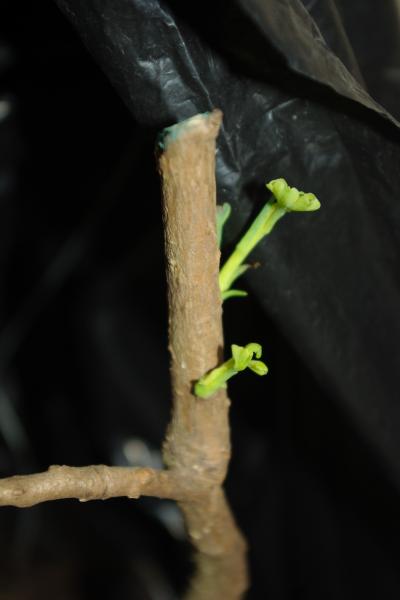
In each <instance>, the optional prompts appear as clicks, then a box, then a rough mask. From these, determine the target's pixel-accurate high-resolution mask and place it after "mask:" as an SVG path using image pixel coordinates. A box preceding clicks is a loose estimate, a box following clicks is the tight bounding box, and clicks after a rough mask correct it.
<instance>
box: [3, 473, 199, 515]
mask: <svg viewBox="0 0 400 600" xmlns="http://www.w3.org/2000/svg"><path fill="white" fill-rule="evenodd" d="M201 493H204V492H202V490H200V489H199V488H196V489H195V490H194V489H193V488H191V487H189V485H187V483H186V482H185V480H184V478H182V477H181V476H180V475H179V474H178V473H175V472H174V471H159V470H156V469H148V468H127V467H107V466H106V465H93V466H90V467H67V466H59V465H54V466H52V467H50V468H49V470H48V471H45V472H43V473H35V474H34V475H16V476H14V477H7V478H5V479H0V506H17V507H19V508H25V507H28V506H34V505H35V504H39V503H41V502H47V501H49V500H63V499H66V498H75V499H78V500H80V501H81V502H87V501H88V500H107V499H108V498H117V497H120V496H126V497H127V498H135V499H136V498H139V497H140V496H155V497H157V498H169V499H172V500H182V499H185V498H196V497H197V496H198V495H199V494H201Z"/></svg>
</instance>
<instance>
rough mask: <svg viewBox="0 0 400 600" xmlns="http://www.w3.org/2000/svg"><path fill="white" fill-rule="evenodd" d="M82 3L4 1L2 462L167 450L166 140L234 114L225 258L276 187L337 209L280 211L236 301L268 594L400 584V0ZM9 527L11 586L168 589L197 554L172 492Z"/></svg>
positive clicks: (4, 518)
mask: <svg viewBox="0 0 400 600" xmlns="http://www.w3.org/2000/svg"><path fill="white" fill-rule="evenodd" d="M59 4H60V6H61V8H62V9H63V11H64V13H65V14H66V15H67V17H68V18H69V19H70V20H71V21H72V24H73V25H72V26H71V24H70V23H69V22H68V20H67V19H66V18H65V16H64V15H63V14H62V13H61V12H60V10H59V8H58V7H57V6H56V4H55V3H53V2H50V1H48V0H44V1H42V2H40V3H30V2H25V3H22V4H19V3H15V2H12V1H11V0H10V1H5V2H3V3H2V5H1V8H0V133H1V135H0V210H1V217H0V245H1V253H0V472H1V474H2V475H3V476H6V475H11V474H14V473H27V472H34V471H37V470H42V469H45V468H47V466H48V465H49V464H53V463H55V464H64V463H65V464H72V465H81V464H82V465H83V464H91V463H96V462H104V463H110V464H132V465H140V464H151V465H154V466H157V465H158V464H159V461H160V456H159V448H160V444H161V441H162V438H163V434H164V431H165V427H166V424H167V422H168V415H169V402H170V399H169V382H168V354H167V350H166V323H167V312H166V299H165V280H164V267H163V237H162V226H161V213H160V197H159V181H158V175H157V172H156V165H155V160H154V145H155V139H156V134H157V132H158V131H159V130H160V129H162V128H163V127H164V126H166V125H169V124H171V123H173V122H175V121H177V120H180V119H183V118H186V117H189V116H191V115H193V114H195V113H196V112H199V111H204V110H209V109H210V108H212V107H214V106H216V107H219V108H222V110H223V111H224V115H225V120H224V130H223V131H222V133H221V136H220V140H219V147H218V155H217V182H218V191H219V193H218V195H219V200H220V201H223V200H230V201H231V202H232V205H233V215H232V217H231V220H230V221H229V223H228V226H227V247H226V248H227V251H229V249H230V247H231V246H232V244H233V243H234V241H235V240H236V239H237V238H238V236H239V235H240V232H241V231H242V230H243V229H244V228H245V227H246V225H247V224H248V223H249V221H250V220H251V218H252V216H253V215H254V214H255V213H256V212H257V210H258V209H259V208H260V207H261V206H262V204H263V202H265V200H266V198H267V196H266V193H265V190H264V183H265V182H266V181H268V180H269V179H272V178H274V177H278V176H284V177H286V178H287V179H288V180H289V182H290V183H292V184H293V185H298V187H299V188H300V189H305V190H306V191H313V192H315V193H317V195H318V197H319V198H320V199H321V202H322V208H321V211H320V212H319V213H318V215H317V214H315V215H314V214H313V215H291V216H289V217H286V218H285V219H284V221H282V223H281V224H280V225H279V227H278V228H277V230H276V232H274V234H273V235H272V236H271V239H269V240H267V241H265V242H263V244H262V245H261V246H260V248H259V249H258V250H257V251H256V252H255V253H254V260H257V261H259V262H260V263H261V266H260V267H259V268H258V269H257V270H254V271H252V272H251V273H250V274H249V275H248V276H246V277H244V278H243V283H242V287H245V288H246V289H248V290H249V291H250V296H249V298H248V299H245V300H242V299H233V300H229V301H227V303H226V307H225V308H224V318H225V328H226V338H227V343H230V342H237V343H241V344H245V343H247V342H249V341H253V340H254V341H258V342H260V343H261V344H262V345H263V347H264V350H265V358H266V362H267V363H268V365H269V368H270V373H269V375H268V377H267V378H265V379H258V378H256V377H254V376H252V375H251V374H243V375H242V376H241V377H240V378H239V377H238V378H237V379H236V380H235V381H234V382H233V383H232V386H231V388H230V389H231V397H232V401H233V403H232V439H233V460H232V465H231V470H230V473H229V477H228V481H227V491H228V495H229V498H230V500H231V503H232V505H233V508H234V511H235V514H236V515H237V519H238V522H239V524H240V526H241V528H242V529H243V531H244V533H245V535H246V537H247V539H248V541H249V546H250V563H251V575H252V582H253V583H252V588H251V590H250V592H249V594H248V598H249V599H264V598H271V599H273V600H298V599H304V600H314V599H315V600H317V599H318V600H320V599H321V598H324V599H326V600H329V599H334V600H347V599H348V600H350V599H354V598H358V597H363V598H366V599H369V598H371V599H385V600H386V599H392V598H393V599H394V598H396V599H397V598H398V597H399V594H400V572H399V564H400V547H399V544H400V542H399V540H400V509H399V506H400V503H399V489H400V441H399V440H400V437H399V435H398V432H399V427H400V403H399V394H398V388H399V379H398V373H399V367H400V346H399V334H400V317H399V311H398V307H399V300H400V298H399V272H400V270H399V258H398V256H399V254H398V250H399V241H400V240H399V236H400V222H399V221H400V209H399V199H398V198H399V195H398V190H399V184H400V173H399V158H400V148H399V135H398V128H397V124H396V123H395V122H394V120H393V119H396V118H400V109H399V106H400V104H399V98H400V47H399V42H398V40H399V35H398V33H399V23H400V16H399V15H400V8H396V4H395V2H394V1H393V2H392V1H389V0H387V1H386V2H385V3H376V2H374V1H373V0H352V1H351V2H347V1H345V0H340V1H339V0H336V1H333V0H332V1H329V0H325V1H322V0H321V1H319V2H318V0H317V1H308V2H305V1H304V2H303V4H301V3H300V2H297V1H293V2H289V1H286V2H285V1H284V0H265V1H264V2H261V1H258V0H251V1H250V2H247V3H245V2H237V3H236V2H232V3H224V2H222V1H214V2H212V3H211V2H203V3H202V4H201V5H200V4H199V3H193V4H191V5H190V9H189V7H188V6H187V4H188V3H183V2H182V3H180V2H178V1H172V0H171V2H164V3H161V4H160V3H159V2H158V1H156V0H149V1H148V2H140V1H139V0H129V1H128V0H116V1H115V2H111V1H110V2H106V1H105V0H91V1H90V2H80V1H78V0H77V1H76V2H75V1H73V0H71V1H69V0H60V2H59ZM310 17H311V18H310ZM74 27H75V28H77V29H78V30H79V34H80V35H78V34H77V33H76V31H75V29H74ZM318 28H319V29H318ZM81 39H83V40H84V42H85V45H86V46H87V47H88V48H89V49H90V52H91V53H92V55H93V56H94V57H95V58H96V62H95V61H94V60H93V58H92V57H91V55H90V54H89V52H88V51H87V49H86V47H85V45H84V44H83V42H82V41H81ZM99 65H100V66H99ZM343 65H344V66H343ZM100 67H101V68H100ZM103 71H104V72H105V73H106V74H104V72H103ZM109 80H111V81H112V84H113V85H111V84H110V83H109ZM113 86H114V87H113ZM364 89H365V90H367V91H368V92H369V94H370V96H368V94H366V93H365V91H364ZM116 90H117V91H116ZM120 98H123V100H121V99H120ZM371 98H373V99H374V100H375V101H377V102H378V103H379V105H380V106H379V105H377V104H375V103H374V101H373V100H372V99H371ZM381 107H384V108H381ZM155 365H157V372H156V373H155V372H154V369H155ZM0 531H1V535H0V558H1V561H0V577H1V585H0V599H1V600H17V599H21V600H31V599H32V600H36V599H41V600H42V599H46V598H54V597H56V598H57V599H60V600H63V599H64V598H65V599H74V600H75V599H82V600H83V599H85V600H86V599H91V598H96V599H97V600H100V599H108V598H110V599H111V598H112V599H116V598H121V600H122V599H125V598H135V600H136V599H137V600H141V599H146V600H147V599H151V600H164V599H165V600H169V599H172V598H176V597H179V595H180V594H181V593H182V590H183V589H184V587H185V584H186V581H187V578H188V576H189V573H190V571H191V563H190V554H189V551H188V547H187V544H186V542H185V541H184V534H183V529H182V523H181V521H180V517H179V514H178V513H177V511H176V509H175V507H174V505H173V504H170V503H167V502H159V501H156V500H151V499H142V500H139V501H137V502H131V501H126V500H113V501H107V502H105V503H101V502H96V503H88V504H79V503H78V502H76V501H65V502H57V503H54V504H46V505H42V506H39V507H36V508H32V509H28V510H17V509H11V508H7V509H2V510H1V511H0ZM211 600H212V599H211Z"/></svg>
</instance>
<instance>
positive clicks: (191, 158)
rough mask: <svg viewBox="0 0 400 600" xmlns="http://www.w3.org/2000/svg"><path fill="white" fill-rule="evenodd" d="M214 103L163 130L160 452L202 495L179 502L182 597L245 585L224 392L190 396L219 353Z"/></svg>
mask: <svg viewBox="0 0 400 600" xmlns="http://www.w3.org/2000/svg"><path fill="white" fill-rule="evenodd" d="M221 118H222V114H221V112H220V111H213V112H212V113H211V114H209V115H197V116H196V117H193V118H192V119H189V120H188V121H185V122H183V123H179V124H178V125H175V126H174V127H173V128H171V129H170V130H169V131H167V134H166V137H165V140H164V141H165V151H164V153H163V154H162V156H161V158H160V170H161V174H162V180H163V198H164V211H163V212H164V224H165V248H166V259H167V278H168V300H169V349H170V352H171V380H172V391H173V412H172V420H171V423H170V426H169V429H168V433H167V437H166V441H165V444H164V460H165V462H166V464H167V465H168V466H169V467H172V468H173V469H175V470H177V471H179V472H180V473H182V474H183V475H184V476H185V478H186V480H187V481H192V485H193V487H196V486H197V485H199V482H204V483H207V485H209V486H210V491H209V493H208V494H206V495H204V496H202V497H201V498H199V499H198V500H195V501H185V502H181V503H180V506H181V509H182V511H183V514H184V517H185V521H186V524H187V529H188V533H189V537H190V539H191V541H192V543H193V545H194V546H195V548H196V550H197V555H196V565H197V571H196V574H195V576H194V579H193V581H192V585H191V588H190V591H189V594H188V599H190V600H201V599H204V600H209V599H210V598H224V599H225V600H231V599H232V600H233V599H236V598H240V597H241V596H242V594H243V592H244V591H245V589H246V587H247V573H246V560H245V552H246V548H245V542H244V540H243V538H242V536H241V534H240V532H239V531H238V529H237V527H236V525H235V523H234V520H233V517H232V515H231V512H230V510H229V507H228V505H227V502H226V500H225V497H224V493H223V491H222V488H221V484H222V482H223V480H224V478H225V475H226V471H227V468H228V462H229V457H230V440H229V422H228V409H229V400H228V397H227V395H226V393H225V391H224V390H223V391H220V392H218V393H216V394H214V395H213V396H212V397H210V398H209V399H207V400H205V399H200V398H196V397H195V396H194V395H193V393H192V389H193V382H194V381H196V380H197V379H199V377H201V376H202V375H204V373H205V372H206V371H208V370H209V369H212V368H214V367H215V366H217V365H218V363H219V362H220V361H221V358H222V348H223V335H222V318H221V315H222V309H221V294H220V290H219V285H218V272H219V258H220V253H219V250H218V246H217V239H216V226H215V223H216V189H215V139H216V136H217V134H218V130H219V127H220V123H221Z"/></svg>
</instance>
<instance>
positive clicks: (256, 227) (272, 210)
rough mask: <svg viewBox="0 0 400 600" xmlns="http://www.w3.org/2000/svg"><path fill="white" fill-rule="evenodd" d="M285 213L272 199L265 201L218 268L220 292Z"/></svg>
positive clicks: (230, 282)
mask: <svg viewBox="0 0 400 600" xmlns="http://www.w3.org/2000/svg"><path fill="white" fill-rule="evenodd" d="M285 213H286V210H285V209H284V208H281V207H280V206H279V204H277V203H276V202H275V201H274V200H270V201H269V202H267V204H266V205H265V206H264V208H263V209H262V211H261V212H260V214H259V215H258V216H257V217H256V218H255V219H254V221H253V223H252V224H251V225H250V227H249V229H248V230H247V231H246V233H245V234H244V236H243V237H242V239H241V240H240V242H239V243H238V244H237V246H236V247H235V249H234V251H233V252H232V254H231V255H230V257H229V258H228V259H227V261H226V262H225V264H224V265H223V267H222V268H221V270H220V273H219V287H220V290H221V292H222V293H223V292H226V291H227V290H229V288H230V286H231V285H232V283H233V282H234V281H235V279H236V278H237V277H239V275H241V273H242V272H243V270H241V265H242V263H243V261H244V260H245V259H246V258H247V256H248V255H249V254H250V252H251V251H252V250H253V248H254V247H255V246H256V245H257V244H258V242H259V241H260V240H261V239H262V238H263V237H264V236H265V235H267V234H268V233H270V232H271V231H272V229H273V227H274V225H275V224H276V223H277V222H278V221H279V219H281V218H282V217H283V215H284V214H285Z"/></svg>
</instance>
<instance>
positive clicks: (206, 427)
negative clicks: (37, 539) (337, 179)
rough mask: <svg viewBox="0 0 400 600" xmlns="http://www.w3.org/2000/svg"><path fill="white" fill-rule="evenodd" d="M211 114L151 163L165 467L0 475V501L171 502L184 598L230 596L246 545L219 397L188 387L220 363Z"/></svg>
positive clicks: (173, 131) (225, 405)
mask: <svg viewBox="0 0 400 600" xmlns="http://www.w3.org/2000/svg"><path fill="white" fill-rule="evenodd" d="M221 119H222V114H221V112H220V111H217V110H216V111H213V112H212V113H210V114H208V113H207V114H204V115H197V116H195V117H193V118H191V119H188V120H187V121H184V122H183V123H179V124H178V125H175V126H173V127H170V128H168V129H167V130H165V131H164V135H163V140H162V142H160V145H161V147H162V150H163V152H162V153H161V155H160V159H159V166H160V171H161V175H162V181H163V215H164V224H165V248H166V260H167V279H168V299H169V349H170V353H171V382H172V396H173V408H172V417H171V422H170V425H169V427H168V431H167V434H166V438H165V443H164V450H163V456H164V460H165V463H166V465H167V467H168V469H167V470H161V471H157V470H154V469H147V468H123V467H107V466H105V465H97V466H90V467H66V466H53V467H50V469H49V470H48V471H46V472H44V473H37V474H35V475H26V476H15V477H9V478H6V479H3V480H0V506H7V505H11V506H17V507H27V506H33V505H34V504H38V503H40V502H46V501H48V500H58V499H63V498H76V499H79V500H81V501H87V500H95V499H106V498H114V497H120V496H126V497H128V498H138V497H139V496H156V497H159V498H170V499H174V500H177V501H178V503H179V506H180V508H181V509H182V512H183V515H184V518H185V522H186V526H187V530H188V534H189V537H190V539H191V541H192V543H193V545H194V547H195V548H196V557H195V562H196V572H195V575H194V577H193V580H192V582H191V585H190V588H189V592H188V595H187V600H210V599H213V598H218V599H219V598H223V599H224V600H238V599H240V598H241V597H242V595H243V593H244V592H245V590H246V588H247V567H246V544H245V541H244V539H243V537H242V535H241V533H240V532H239V530H238V529H237V527H236V524H235V522H234V519H233V516H232V514H231V511H230V509H229V506H228V503H227V501H226V498H225V495H224V492H223V489H222V484H223V481H224V479H225V475H226V472H227V468H228V462H229V458H230V439H229V421H228V411H229V399H228V397H227V395H226V392H225V390H220V391H218V392H216V393H215V394H213V395H212V396H210V397H209V398H207V399H203V398H199V397H196V396H195V395H194V394H193V384H194V382H195V381H196V380H198V379H199V378H200V377H202V376H203V375H204V374H205V373H206V372H207V371H209V370H210V369H212V368H214V367H216V366H217V365H218V364H219V363H220V362H221V360H222V351H223V335H222V318H221V317H222V308H221V294H220V290H219V285H218V273H219V250H218V246H217V236H216V189H215V140H216V137H217V134H218V130H219V127H220V123H221Z"/></svg>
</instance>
